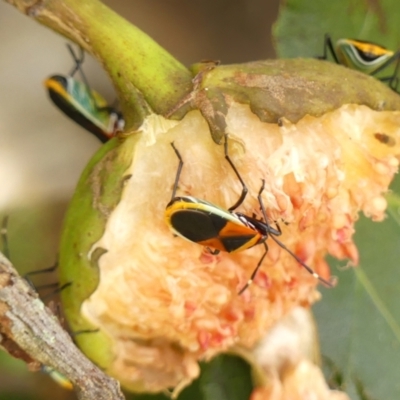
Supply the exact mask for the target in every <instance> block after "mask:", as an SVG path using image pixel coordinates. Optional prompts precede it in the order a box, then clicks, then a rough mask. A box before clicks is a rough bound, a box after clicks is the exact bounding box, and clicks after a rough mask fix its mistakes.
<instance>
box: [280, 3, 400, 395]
mask: <svg viewBox="0 0 400 400" xmlns="http://www.w3.org/2000/svg"><path fill="white" fill-rule="evenodd" d="M397 7H398V3H397V2H395V1H394V0H383V1H379V2H360V1H357V0H352V1H348V0H346V1H344V0H338V1H331V2H317V1H312V0H288V1H286V2H285V3H282V6H281V9H280V16H279V19H278V21H277V23H276V24H275V26H274V35H275V43H276V46H277V49H276V50H277V54H278V55H279V56H280V57H316V56H320V55H322V52H323V42H324V35H325V33H328V34H330V35H331V37H332V39H333V41H335V40H337V39H339V38H356V39H362V40H369V41H372V42H375V43H379V44H381V45H384V46H385V47H387V48H390V49H394V50H396V49H397V48H398V47H399V45H400V24H399V20H398V15H397V13H396V12H394V10H397ZM392 190H393V193H392V194H389V195H388V196H387V200H388V205H389V207H388V210H387V215H388V217H387V219H386V220H385V221H384V222H380V223H377V222H372V221H370V220H368V219H366V218H365V217H361V218H360V220H359V221H358V223H357V224H356V234H355V242H356V244H357V247H358V249H359V252H360V265H359V266H358V267H355V268H353V267H351V266H349V267H348V268H346V269H343V268H342V269H340V268H339V267H338V265H339V264H341V265H343V264H345V263H343V262H342V263H339V262H338V261H337V260H333V259H330V265H331V268H332V273H333V274H334V275H337V276H338V278H339V284H338V286H337V287H336V288H335V289H321V291H322V292H323V293H322V294H323V298H322V300H321V301H320V302H319V303H318V304H317V305H316V306H315V307H314V311H315V315H316V319H317V324H318V328H319V332H320V339H321V351H322V355H323V364H324V371H325V373H326V377H327V380H328V382H329V383H330V384H331V385H332V386H334V387H336V388H338V389H342V390H345V391H346V392H347V393H348V394H349V396H350V397H351V398H352V399H354V400H356V399H358V400H372V399H395V398H400V383H399V380H398V364H399V359H400V307H399V303H400V290H399V289H400V285H399V283H400V197H399V196H398V195H396V193H400V179H396V180H395V182H393V184H392Z"/></svg>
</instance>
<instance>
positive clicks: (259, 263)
mask: <svg viewBox="0 0 400 400" xmlns="http://www.w3.org/2000/svg"><path fill="white" fill-rule="evenodd" d="M263 245H264V248H265V251H264V254H263V255H262V256H261V258H260V261H259V262H258V264H257V266H256V268H255V269H254V271H253V273H252V274H251V276H250V279H249V280H248V281H247V282H246V284H245V285H244V286H243V287H242V288H241V289H240V290H239V292H238V295H241V294H242V293H243V292H244V291H245V290H246V289H247V288H248V287H249V286H250V285H251V284H252V283H253V280H254V278H255V277H256V275H257V272H258V270H259V269H260V267H261V264H262V262H263V261H264V258H265V256H266V255H267V253H268V245H267V243H265V242H263Z"/></svg>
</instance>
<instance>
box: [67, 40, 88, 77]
mask: <svg viewBox="0 0 400 400" xmlns="http://www.w3.org/2000/svg"><path fill="white" fill-rule="evenodd" d="M67 48H68V51H69V52H70V54H71V57H72V59H73V60H74V61H75V65H74V67H73V69H72V70H71V72H70V73H69V75H70V76H74V75H75V74H76V72H77V71H80V73H81V75H82V68H81V66H82V64H83V61H84V60H85V52H84V51H83V49H82V47H80V46H79V52H80V54H79V56H77V55H76V54H75V51H74V49H73V48H72V46H71V45H70V44H69V43H67ZM82 78H83V77H82ZM85 81H86V77H84V83H85V84H86V82H85Z"/></svg>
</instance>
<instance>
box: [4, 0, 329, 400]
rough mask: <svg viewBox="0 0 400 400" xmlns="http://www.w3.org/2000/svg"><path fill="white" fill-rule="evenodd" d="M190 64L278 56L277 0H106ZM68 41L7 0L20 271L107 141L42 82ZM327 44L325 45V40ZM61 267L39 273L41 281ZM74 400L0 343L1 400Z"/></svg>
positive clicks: (94, 79)
mask: <svg viewBox="0 0 400 400" xmlns="http://www.w3.org/2000/svg"><path fill="white" fill-rule="evenodd" d="M105 3H106V4H108V5H109V6H110V7H111V8H112V9H114V10H115V11H116V12H118V13H119V14H120V15H122V16H124V17H125V18H126V19H128V20H129V21H132V22H133V23H134V24H135V25H136V26H137V27H139V28H141V29H142V30H143V31H145V32H146V33H147V34H149V35H150V36H151V37H153V39H155V40H156V41H158V42H159V43H160V44H161V45H162V46H163V47H165V48H166V49H167V50H168V51H169V52H170V53H172V55H174V56H175V57H176V58H177V59H179V60H180V61H181V62H182V63H183V64H185V65H190V64H192V63H195V62H197V61H200V60H204V59H212V60H220V61H221V62H222V63H224V64H228V63H238V62H245V61H252V60H259V59H266V58H273V57H274V56H275V55H274V50H273V47H272V43H271V26H272V24H273V22H274V20H275V19H276V16H277V13H278V0H269V1H266V0H203V1H201V2H189V1H185V0H129V1H127V0H125V1H124V0H114V1H111V0H109V1H105ZM65 43H66V40H65V39H64V38H63V37H61V36H59V35H58V34H56V33H54V32H53V31H51V30H49V29H47V28H45V27H43V26H41V25H39V24H38V23H36V22H35V21H33V20H31V19H29V18H28V17H26V16H24V15H22V14H21V13H19V12H18V11H17V10H16V9H15V8H14V7H12V6H10V5H9V4H6V3H5V2H1V1H0V54H1V57H0V182H1V190H0V216H4V215H9V224H8V229H9V234H8V238H9V247H10V258H11V261H12V262H13V263H14V265H15V266H16V267H17V268H18V270H19V271H20V273H21V274H25V273H27V272H28V271H33V270H37V269H41V268H46V267H49V266H51V265H52V264H54V262H55V260H56V258H57V250H58V242H59V237H60V230H61V226H62V219H63V216H64V213H65V211H66V207H67V204H68V201H69V199H70V198H71V196H72V194H73V191H74V187H75V185H76V183H77V180H78V178H79V175H80V173H81V172H82V170H83V168H84V166H85V165H86V163H87V162H88V160H89V159H90V158H91V156H92V155H93V154H94V152H95V151H96V150H97V149H98V148H99V146H100V143H99V141H98V140H97V139H96V138H95V137H94V136H92V135H91V134H90V133H88V132H86V131H85V130H83V129H82V128H80V127H79V126H78V125H76V124H75V123H74V122H72V121H71V120H70V119H68V118H67V117H66V116H64V114H62V113H61V112H60V111H58V109H56V108H55V106H53V104H52V103H51V102H50V100H49V99H48V97H47V93H46V91H45V89H44V86H43V80H44V79H45V78H46V77H48V76H50V75H53V74H56V73H58V74H67V73H69V71H70V70H71V68H72V65H73V63H72V60H71V57H70V55H69V53H68V52H67V49H66V46H65ZM321 47H322V46H321ZM84 71H85V73H86V76H87V78H88V80H89V83H90V85H91V87H93V88H94V89H95V90H97V91H98V92H99V93H101V94H102V95H104V96H105V97H106V98H107V100H108V101H109V102H110V103H112V102H113V101H114V100H115V95H114V93H113V88H112V86H111V84H110V82H109V80H108V77H107V76H106V75H105V73H104V72H103V71H102V70H101V68H100V67H99V66H98V65H97V64H96V62H95V61H94V60H93V59H91V58H90V56H88V57H87V58H86V61H85V63H84ZM56 278H57V275H56V274H54V275H53V276H46V277H45V278H43V279H41V277H37V278H35V280H34V282H35V284H36V285H39V284H42V283H43V280H44V279H45V280H46V281H48V282H51V281H53V282H54V281H56ZM50 398H51V399H60V400H64V399H75V398H76V397H75V395H74V394H73V393H70V392H68V391H65V390H63V389H61V388H59V387H58V385H57V384H55V383H54V382H53V381H52V380H51V379H50V378H48V377H47V376H45V375H43V374H40V373H30V372H28V371H27V369H26V366H25V364H23V363H22V362H19V361H18V360H14V359H12V358H11V357H10V356H8V355H6V354H5V353H3V352H1V351H0V400H15V399H21V400H22V399H24V400H28V399H29V400H33V399H38V400H39V399H40V400H42V399H50Z"/></svg>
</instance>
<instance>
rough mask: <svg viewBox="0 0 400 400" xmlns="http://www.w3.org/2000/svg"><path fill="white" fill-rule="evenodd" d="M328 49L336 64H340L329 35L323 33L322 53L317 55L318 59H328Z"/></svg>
mask: <svg viewBox="0 0 400 400" xmlns="http://www.w3.org/2000/svg"><path fill="white" fill-rule="evenodd" d="M328 50H329V52H330V53H331V55H332V57H333V59H334V60H335V62H336V64H340V62H339V59H338V57H337V55H336V51H335V48H334V46H333V43H332V39H331V37H330V36H329V35H328V34H327V33H325V37H324V54H323V55H322V56H319V57H318V59H320V60H327V59H328Z"/></svg>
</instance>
